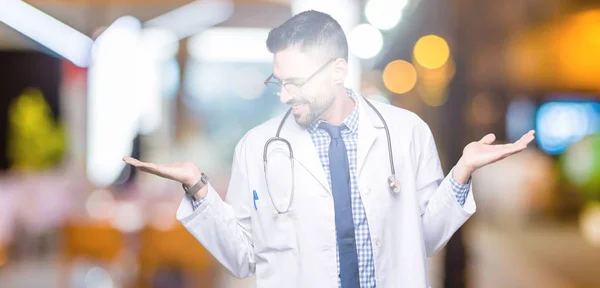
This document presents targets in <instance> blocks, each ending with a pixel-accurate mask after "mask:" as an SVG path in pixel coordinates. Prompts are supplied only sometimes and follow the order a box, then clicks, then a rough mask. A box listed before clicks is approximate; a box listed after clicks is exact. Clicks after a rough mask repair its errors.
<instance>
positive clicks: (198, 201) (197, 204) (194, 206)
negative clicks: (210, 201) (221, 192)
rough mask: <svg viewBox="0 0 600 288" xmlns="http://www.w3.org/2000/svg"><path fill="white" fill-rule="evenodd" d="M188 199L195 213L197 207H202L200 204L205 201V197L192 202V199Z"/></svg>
mask: <svg viewBox="0 0 600 288" xmlns="http://www.w3.org/2000/svg"><path fill="white" fill-rule="evenodd" d="M188 199H190V202H192V209H193V210H194V211H196V209H198V207H200V205H202V203H204V202H205V201H206V195H205V196H204V197H202V198H200V199H197V200H194V199H193V198H192V197H189V196H188Z"/></svg>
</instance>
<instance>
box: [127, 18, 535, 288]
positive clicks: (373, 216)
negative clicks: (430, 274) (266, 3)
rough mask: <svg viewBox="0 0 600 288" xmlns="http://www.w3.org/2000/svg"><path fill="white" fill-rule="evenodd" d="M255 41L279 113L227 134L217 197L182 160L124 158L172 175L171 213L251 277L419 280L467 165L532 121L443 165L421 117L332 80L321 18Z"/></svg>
mask: <svg viewBox="0 0 600 288" xmlns="http://www.w3.org/2000/svg"><path fill="white" fill-rule="evenodd" d="M267 47H268V49H269V50H270V51H271V52H272V53H273V54H274V59H273V74H272V75H271V76H270V77H269V78H268V79H267V80H266V81H265V84H267V85H274V86H276V87H277V88H278V89H277V91H279V92H278V93H277V96H278V97H279V98H280V100H281V102H282V103H284V104H287V105H289V106H290V111H288V114H286V115H281V116H279V117H276V118H274V119H271V120H269V121H267V122H265V123H263V124H261V125H259V126H258V127H256V128H254V129H252V130H250V131H249V132H248V133H247V134H246V135H245V136H244V137H243V138H242V139H241V140H240V141H239V143H238V145H237V146H236V149H235V156H234V159H233V166H232V172H231V173H232V175H231V181H230V184H229V188H228V190H227V196H226V200H225V201H223V200H221V198H220V197H219V196H218V194H217V192H215V190H214V189H213V188H212V186H211V185H210V183H209V181H208V177H207V176H206V174H204V173H203V172H205V171H202V170H201V169H200V168H198V167H197V166H196V165H194V164H193V163H190V162H183V163H179V162H178V163H173V164H153V163H145V162H141V161H139V160H137V159H133V158H130V157H125V158H124V160H125V161H126V162H127V163H129V164H131V165H133V166H135V167H137V168H139V169H141V170H142V171H146V172H149V173H152V174H156V175H158V176H161V177H165V178H169V179H172V180H175V181H178V182H180V183H182V184H183V188H184V190H185V191H186V193H187V196H186V197H184V199H183V200H182V202H181V204H180V206H179V209H178V211H177V219H178V220H179V221H181V223H183V225H184V226H185V227H186V228H187V229H188V230H189V232H190V233H191V234H192V235H194V237H196V239H198V241H199V242H200V243H201V244H202V245H204V247H205V248H206V249H207V250H208V251H210V253H212V255H213V256H214V257H215V258H216V259H217V260H218V261H219V262H220V263H221V264H222V265H223V266H225V268H227V269H228V270H229V271H230V272H231V273H232V274H233V275H234V276H237V277H248V276H250V275H253V274H256V281H257V286H258V287H277V288H279V287H310V288H314V287H343V288H350V287H363V288H364V287H376V286H377V287H427V286H428V280H427V257H428V256H431V255H433V254H434V253H436V252H437V251H438V250H440V249H441V248H442V247H443V246H444V245H445V244H446V243H447V241H448V240H449V239H450V237H451V236H452V234H453V233H454V232H455V231H456V230H457V229H458V228H459V227H460V226H461V225H462V224H463V223H464V222H465V221H466V220H467V219H468V218H469V217H470V216H471V215H472V214H473V213H474V212H475V202H474V200H473V191H472V190H471V185H470V175H471V173H473V171H475V170H476V169H477V168H480V167H482V166H485V165H487V164H490V163H493V162H496V161H498V160H500V159H503V158H505V157H507V156H509V155H511V154H515V153H518V152H520V151H522V150H523V149H525V148H526V147H527V144H528V143H529V142H531V141H532V140H533V138H534V132H533V131H530V132H529V133H527V134H525V135H523V137H522V138H521V139H520V140H519V141H517V142H515V143H512V144H505V145H492V142H494V140H495V137H494V135H493V134H488V135H486V136H485V137H483V138H482V139H481V140H479V141H478V142H472V143H470V144H469V145H467V146H466V147H465V149H464V151H463V156H462V158H461V159H460V161H459V162H458V163H457V164H456V165H455V166H454V168H453V169H452V171H451V172H450V173H449V175H448V176H447V177H444V175H443V173H442V168H441V165H440V161H439V157H438V154H437V149H436V146H435V142H434V139H433V137H432V134H431V131H430V130H429V127H428V126H427V124H426V123H425V122H423V121H422V120H421V119H420V118H419V117H418V116H417V115H415V114H413V113H411V112H409V111H406V110H403V109H401V108H398V107H394V106H390V105H385V104H381V103H372V104H370V103H369V102H367V101H366V100H365V99H364V98H363V97H361V96H360V95H358V93H357V92H356V91H351V90H349V89H346V88H345V87H344V80H345V78H346V75H347V72H348V64H347V60H348V45H347V42H346V36H345V35H344V32H343V31H342V29H341V27H340V25H339V24H338V23H337V22H336V21H335V20H334V19H333V18H332V17H331V16H329V15H327V14H324V13H321V12H316V11H306V12H303V13H300V14H298V15H296V16H294V17H293V18H291V19H289V20H288V21H286V22H285V23H283V24H282V25H281V26H279V27H277V28H275V29H273V30H272V31H271V32H270V33H269V37H268V39H267ZM240 49H243V47H240ZM399 80H401V79H399ZM371 105H373V106H371ZM288 116H290V117H288ZM278 130H280V131H278ZM275 135H278V138H276V140H274V141H269V140H270V139H271V138H272V137H274V136H275ZM388 135H389V136H388ZM268 141H269V143H268V144H267V142H268ZM388 143H389V144H388ZM265 160H266V161H265ZM390 176H391V179H389V178H390Z"/></svg>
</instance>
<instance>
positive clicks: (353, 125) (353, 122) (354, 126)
mask: <svg viewBox="0 0 600 288" xmlns="http://www.w3.org/2000/svg"><path fill="white" fill-rule="evenodd" d="M346 92H347V93H348V96H349V97H350V98H351V99H352V101H354V103H355V105H354V109H352V112H350V114H349V115H348V117H346V119H345V120H344V122H343V123H342V124H343V125H345V126H346V128H348V129H350V131H351V132H352V133H355V132H356V131H357V130H358V105H359V103H360V101H358V96H357V95H356V94H355V93H354V91H352V89H349V88H346ZM321 122H323V120H321V119H317V120H315V121H314V122H313V123H312V124H310V125H308V128H307V129H308V132H310V133H311V134H313V133H315V132H317V130H318V129H319V124H321Z"/></svg>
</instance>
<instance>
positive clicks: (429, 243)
mask: <svg viewBox="0 0 600 288" xmlns="http://www.w3.org/2000/svg"><path fill="white" fill-rule="evenodd" d="M421 122H422V121H421ZM417 129H419V130H420V131H418V133H417V137H418V138H421V139H420V140H421V141H417V143H422V145H423V146H422V148H421V153H420V155H419V159H418V166H417V177H416V187H417V194H418V199H419V206H420V209H421V218H422V220H423V233H424V237H425V246H426V249H427V256H431V255H433V254H435V253H436V252H437V251H439V250H440V249H441V248H442V247H444V245H446V243H447V242H448V241H449V240H450V238H451V237H452V235H453V234H454V232H456V230H458V228H460V226H462V224H463V223H465V221H467V219H469V217H471V215H473V213H475V209H476V206H475V200H474V199H473V191H472V188H469V192H468V194H467V198H466V201H465V203H464V205H461V204H460V203H459V202H458V201H457V199H456V194H455V192H454V190H453V189H452V183H451V181H450V177H452V174H451V173H450V174H449V175H448V176H447V177H444V174H443V171H442V166H441V164H440V158H439V156H438V152H437V148H436V145H435V141H434V139H433V135H432V134H431V130H430V129H429V127H428V126H427V124H426V123H425V122H422V126H421V127H420V128H417ZM469 186H470V187H472V185H469Z"/></svg>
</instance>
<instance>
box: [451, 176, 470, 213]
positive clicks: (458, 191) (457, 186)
mask: <svg viewBox="0 0 600 288" xmlns="http://www.w3.org/2000/svg"><path fill="white" fill-rule="evenodd" d="M453 173H454V168H452V171H450V177H449V178H450V184H451V186H452V191H453V192H454V195H456V201H458V203H459V204H460V206H463V205H464V204H465V201H466V200H467V195H468V194H469V190H470V188H471V177H469V180H468V181H467V183H466V184H461V183H458V182H457V181H456V180H454V174H453Z"/></svg>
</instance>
